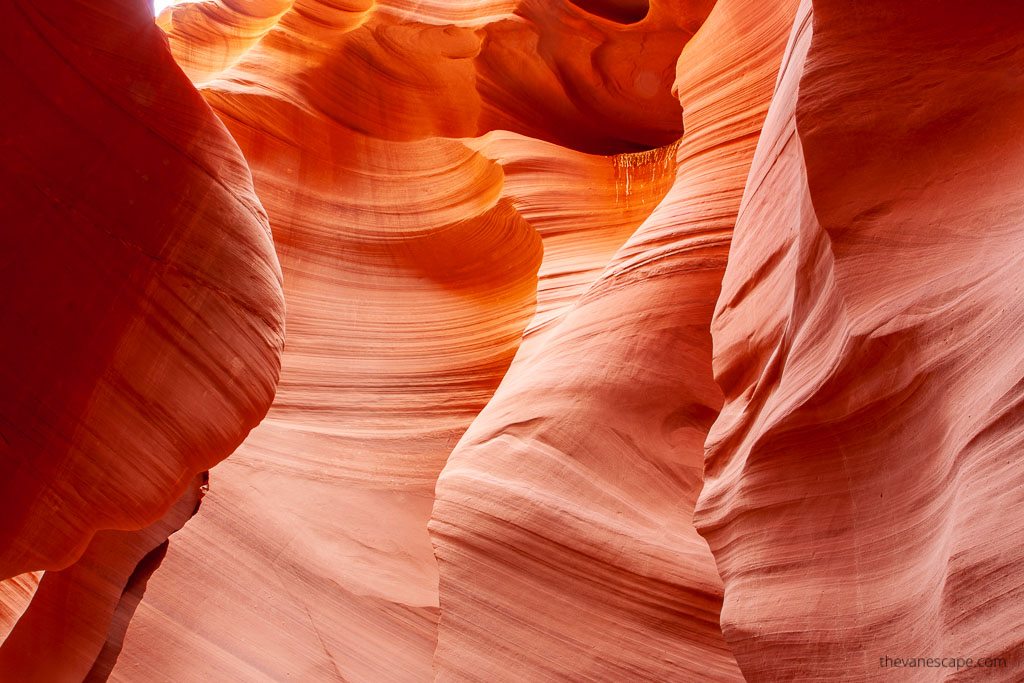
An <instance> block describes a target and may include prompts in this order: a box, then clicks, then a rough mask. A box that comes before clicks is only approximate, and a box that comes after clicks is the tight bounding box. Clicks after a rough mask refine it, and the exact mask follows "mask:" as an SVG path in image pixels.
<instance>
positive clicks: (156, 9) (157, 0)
mask: <svg viewBox="0 0 1024 683" xmlns="http://www.w3.org/2000/svg"><path fill="white" fill-rule="evenodd" d="M174 2H175V0H153V16H159V14H160V12H162V11H163V10H164V7H167V6H168V5H173V4H174Z"/></svg>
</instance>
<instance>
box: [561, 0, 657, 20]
mask: <svg viewBox="0 0 1024 683" xmlns="http://www.w3.org/2000/svg"><path fill="white" fill-rule="evenodd" d="M569 2H571V3H572V4H574V5H576V6H577V7H579V8H580V9H582V10H586V11H587V12H590V13H591V14H594V15H597V16H599V17H603V18H605V19H609V20H611V21H615V22H618V23H620V24H635V23H636V22H638V21H640V20H641V19H643V18H644V17H646V16H647V13H648V12H649V11H650V9H651V3H650V2H648V0H569Z"/></svg>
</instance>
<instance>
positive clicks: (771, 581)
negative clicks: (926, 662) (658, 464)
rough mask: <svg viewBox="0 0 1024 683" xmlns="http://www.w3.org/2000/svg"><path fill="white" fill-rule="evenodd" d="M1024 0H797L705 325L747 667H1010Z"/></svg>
mask: <svg viewBox="0 0 1024 683" xmlns="http://www.w3.org/2000/svg"><path fill="white" fill-rule="evenodd" d="M1022 19H1024V10H1022V9H1021V8H1019V7H1018V6H1016V5H1013V4H1000V5H998V6H989V7H987V8H985V9H984V10H983V11H982V10H979V9H978V8H977V7H971V6H969V5H968V4H966V3H951V2H950V3H927V4H926V3H921V2H910V3H899V4H891V3H875V2H869V3H859V4H858V6H857V10H856V11H853V12H851V11H850V8H849V7H848V6H846V5H845V4H844V3H839V2H830V1H824V0H821V1H816V2H814V3H813V11H812V8H811V7H810V3H805V4H804V6H803V7H802V11H801V14H800V18H799V19H798V24H797V25H798V30H797V31H796V32H795V33H794V36H793V40H792V42H791V43H790V46H789V49H788V51H787V58H786V60H785V67H784V72H783V75H782V79H781V82H780V86H779V89H778V91H777V93H776V96H775V100H774V101H773V103H772V110H771V112H770V113H769V117H768V121H767V123H766V125H765V130H764V132H763V133H762V136H761V142H760V145H759V148H758V156H757V159H756V160H755V163H754V170H753V172H752V174H751V179H750V182H749V184H748V188H747V194H746V196H745V198H744V208H743V210H741V212H740V218H739V222H738V225H737V229H736V237H735V240H734V244H733V250H732V253H731V255H730V261H729V268H728V271H727V273H726V276H725V281H724V284H723V292H722V296H721V298H720V299H719V302H718V306H717V309H716V314H715V321H714V323H713V325H712V332H713V335H714V339H715V361H714V362H715V376H716V378H717V380H718V383H719V384H720V386H721V387H722V389H723V390H724V392H725V395H726V404H725V408H724V410H723V412H722V415H721V417H720V418H719V420H718V421H717V422H716V423H715V426H714V428H713V429H712V434H711V437H710V439H709V441H708V446H709V451H708V460H707V468H706V471H705V488H704V492H703V493H702V495H701V499H700V502H699V504H698V509H697V528H698V529H699V530H700V531H701V533H702V534H703V535H704V536H705V537H706V538H707V539H708V541H709V543H710V545H711V549H712V552H713V553H714V554H715V559H716V560H717V562H718V566H719V569H720V570H721V573H722V578H723V579H724V581H725V607H724V610H723V613H722V625H723V629H724V633H725V637H726V640H727V641H728V642H729V644H730V646H731V647H732V651H733V652H734V653H735V654H736V658H737V661H738V662H739V664H740V668H741V669H742V670H743V672H744V674H745V675H746V677H747V678H748V679H750V680H790V679H797V680H810V679H812V678H813V679H825V680H839V679H841V680H858V681H859V680H876V679H881V678H884V677H886V676H893V675H897V676H898V677H899V680H929V681H930V680H937V679H939V678H940V677H942V676H944V675H952V674H953V673H954V672H955V671H956V669H952V670H950V669H936V668H923V667H922V668H920V669H916V670H910V669H907V670H904V671H901V672H894V671H893V670H892V668H891V667H892V666H894V665H892V664H887V663H886V662H885V658H886V657H889V658H910V657H925V658H929V657H931V658H948V657H962V658H967V657H971V658H974V659H975V660H977V659H983V658H988V657H1001V658H1005V661H1006V666H1005V668H1000V669H972V670H963V671H961V672H960V673H959V676H961V677H964V678H967V679H970V680H1019V678H1020V676H1021V667H1022V665H1024V661H1022V659H1021V655H1020V653H1021V648H1022V645H1024V643H1022V641H1024V631H1022V626H1024V622H1022V617H1021V611H1020V609H1019V607H1018V605H1019V604H1020V602H1021V599H1022V598H1024V594H1022V592H1024V589H1022V583H1021V577H1022V574H1021V571H1022V568H1024V549H1022V546H1021V544H1020V542H1019V541H1020V539H1021V538H1022V537H1024V518H1022V516H1021V511H1022V509H1024V506H1022V500H1024V495H1022V491H1024V475H1022V470H1021V468H1020V466H1019V465H1020V462H1019V453H1020V450H1021V446H1022V440H1024V437H1022V431H1021V412H1020V402H1021V398H1022V394H1021V387H1022V386H1024V368H1022V366H1021V360H1020V359H1021V356H1022V352H1024V347H1022V344H1021V341H1020V335H1019V334H1018V331H1019V329H1020V326H1021V322H1022V321H1024V304H1022V299H1021V297H1020V287H1021V285H1020V283H1019V282H1018V281H1017V276H1016V274H1017V273H1019V272H1021V266H1022V256H1021V251H1020V249H1019V245H1020V241H1021V239H1022V237H1024V232H1022V230H1024V226H1022V223H1021V209H1022V207H1024V190H1022V189H1021V185H1020V182H1019V178H1020V171H1021V168H1022V167H1024V149H1022V148H1021V147H1020V145H1019V144H1018V143H1017V142H1015V140H1017V139H1019V131H1018V128H1019V125H1018V122H1019V120H1020V113H1021V110H1022V107H1024V96H1022V93H1024V88H1022V86H1024V80H1022V78H1024V56H1022V54H1021V52H1020V50H1019V44H1020V27H1021V26H1022V23H1021V21H1022ZM1011 141H1014V142H1011ZM812 634H813V635H812ZM880 660H881V661H880ZM886 667H889V668H886ZM958 680H959V679H958Z"/></svg>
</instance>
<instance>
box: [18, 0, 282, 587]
mask: <svg viewBox="0 0 1024 683" xmlns="http://www.w3.org/2000/svg"><path fill="white" fill-rule="evenodd" d="M0 26H2V27H3V28H2V29H0V56H2V59H3V66H2V68H0V89H2V91H3V93H4V96H3V98H0V121H2V122H3V131H2V133H0V168H2V170H3V174H4V179H3V182H2V183H0V205H2V206H3V207H4V218H3V220H2V224H0V231H2V234H3V236H4V249H3V254H2V256H0V260H2V267H0V279H2V287H0V315H2V319H3V327H4V331H3V334H2V335H0V360H2V362H0V387H2V389H0V467H2V468H3V477H2V478H0V519H3V524H2V526H0V577H10V576H14V575H16V574H20V573H23V572H26V571H34V570H39V569H47V570H49V569H62V568H64V567H67V566H68V565H70V564H71V563H72V562H74V560H75V559H76V558H77V557H78V555H79V554H81V552H82V551H83V550H84V548H85V547H86V545H87V544H88V543H89V541H90V539H91V537H92V535H93V533H94V532H95V531H97V530H100V529H126V530H128V529H138V528H140V527H143V526H146V525H148V524H151V523H152V522H154V521H156V520H157V519H159V518H160V517H162V516H163V515H164V513H165V512H166V510H167V508H168V507H169V506H170V504H171V503H172V502H173V501H174V500H175V499H177V498H179V497H180V496H181V494H182V493H183V492H184V490H185V487H186V486H187V485H188V482H189V481H190V480H191V479H192V478H193V476H195V474H196V473H197V472H198V471H200V470H203V469H206V468H207V467H209V466H210V465H212V464H214V463H216V462H217V461H219V460H221V459H223V458H224V457H226V456H227V455H228V454H229V453H230V452H231V451H232V450H233V449H234V448H235V447H236V446H237V445H238V443H239V442H241V440H242V438H243V437H244V436H245V434H246V433H247V432H248V431H249V429H251V428H252V427H253V426H255V425H256V424H257V422H258V421H259V420H260V419H261V418H262V417H263V415H264V413H265V412H266V410H267V407H268V405H269V403H270V400H271V398H272V396H273V394H274V387H275V385H276V382H277V374H278V366H279V354H280V351H281V346H282V342H283V301H282V295H281V289H280V286H281V285H280V270H279V267H278V263H277V257H276V255H275V253H274V250H273V244H272V241H271V237H270V233H269V230H268V225H267V220H266V215H265V214H264V212H263V210H262V208H261V207H260V204H259V201H258V200H257V198H256V196H255V195H254V194H253V191H252V185H251V180H250V175H249V171H248V169H247V168H246V165H245V162H244V161H243V159H242V157H241V155H240V154H239V152H238V147H237V145H236V144H235V142H234V141H233V140H232V139H231V137H230V135H228V133H227V131H226V130H225V128H224V127H223V125H222V124H221V123H220V122H219V121H218V120H217V118H216V117H215V116H214V115H213V112H212V111H210V109H209V108H208V107H207V105H206V104H205V103H204V102H203V100H202V99H201V98H200V97H199V96H198V94H197V93H196V92H195V90H194V89H193V88H192V86H191V85H190V84H189V82H188V81H187V80H186V79H185V78H184V76H183V75H182V74H181V72H180V71H179V70H178V69H177V67H176V66H175V64H174V63H173V61H172V60H171V58H170V55H168V54H167V51H166V48H165V47H164V42H163V39H162V36H161V34H160V31H159V29H157V28H156V27H155V26H153V25H152V19H151V17H150V16H148V15H147V13H146V8H145V5H144V4H141V3H134V2H127V1H124V2H116V1H112V0H111V1H104V2H100V1H97V2H69V3H59V5H58V3H46V2H43V3H33V2H7V3H4V4H3V6H2V7H0Z"/></svg>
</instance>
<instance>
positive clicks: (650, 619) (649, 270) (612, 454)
mask: <svg viewBox="0 0 1024 683" xmlns="http://www.w3.org/2000/svg"><path fill="white" fill-rule="evenodd" d="M794 10H795V3H786V2H779V3H767V4H765V3H761V4H758V5H755V4H753V3H745V2H742V1H740V2H725V3H719V5H717V6H716V9H715V10H714V11H713V12H712V14H711V16H710V17H709V18H708V20H707V22H706V23H705V24H704V26H703V27H702V29H701V30H700V32H698V33H697V35H696V36H695V37H694V39H693V40H692V41H691V42H690V43H689V44H688V45H687V47H686V48H685V49H684V50H683V53H682V55H681V57H680V59H679V67H678V68H679V75H678V78H677V81H676V89H677V91H678V93H679V97H680V100H681V102H682V105H683V110H684V111H685V112H687V120H686V123H687V134H686V135H685V136H684V137H683V139H682V141H681V142H680V144H679V146H678V149H674V148H670V149H668V150H665V151H662V152H660V154H673V155H675V156H676V162H675V163H672V164H670V165H669V168H670V169H672V170H673V176H674V178H673V180H674V183H673V185H672V187H671V189H670V190H669V191H668V194H667V195H666V196H665V198H664V199H663V200H662V201H661V203H660V204H659V205H658V206H657V208H656V209H655V210H654V212H653V213H652V214H651V215H650V216H649V217H648V218H647V220H646V221H645V222H644V223H643V224H642V225H641V226H640V227H639V228H638V229H637V231H636V233H635V234H634V235H633V236H632V237H631V238H630V239H629V240H628V241H627V242H626V243H625V244H624V245H623V246H622V247H621V248H620V249H619V250H618V252H617V253H616V254H615V255H614V257H613V258H612V259H611V262H610V263H609V264H608V266H607V267H606V268H605V269H604V271H603V272H602V273H601V274H600V276H599V277H598V278H597V279H596V281H595V282H594V283H593V284H592V285H591V286H590V287H589V288H588V289H587V291H586V292H585V293H583V294H582V295H581V296H579V298H578V299H577V300H576V302H575V304H574V305H573V306H572V308H571V309H570V310H568V311H566V312H565V313H564V315H562V316H561V317H560V319H559V320H558V321H557V323H555V324H553V325H552V326H551V328H550V329H549V330H547V331H546V332H545V333H544V335H543V337H542V338H541V339H540V340H539V341H537V342H536V343H531V345H530V346H529V347H524V349H521V351H520V354H519V355H518V356H517V358H516V360H515V362H514V363H513V365H512V367H511V368H510V370H509V372H508V374H507V375H506V377H505V378H504V381H503V382H502V385H501V387H500V388H499V389H498V391H497V393H496V394H495V396H494V398H493V399H491V401H490V402H489V403H488V405H487V407H486V408H485V409H484V410H483V411H482V412H481V414H480V415H479V416H478V417H477V419H476V420H475V421H474V423H473V425H472V426H471V427H470V429H469V431H468V432H467V433H466V434H465V435H464V436H463V438H462V440H461V441H460V442H459V446H458V447H457V448H456V449H455V451H454V452H453V453H452V455H451V457H450V458H449V460H448V463H447V465H446V466H445V469H444V472H443V473H442V474H441V477H440V478H439V480H438V485H437V500H436V502H435V505H434V512H433V516H432V520H431V527H430V528H431V533H432V538H433V541H434V546H435V554H436V555H437V558H438V563H439V568H440V578H441V583H440V608H441V620H440V626H439V638H438V646H437V651H436V653H435V656H434V672H435V676H436V679H437V680H479V679H489V680H558V679H564V678H573V677H579V678H587V679H589V680H659V681H665V680H680V681H683V680H698V679H699V680H739V679H740V673H739V670H738V669H737V667H736V663H735V661H734V659H733V657H732V654H731V653H730V652H729V649H728V647H727V645H726V643H725V641H724V640H723V639H722V637H721V632H720V630H719V628H718V610H719V607H720V604H721V603H720V601H721V591H722V588H721V583H720V581H719V578H718V575H717V572H716V570H715V566H714V563H713V560H712V557H711V554H710V553H709V552H708V549H707V546H706V545H705V543H704V542H703V540H702V539H701V538H700V537H699V536H698V535H697V533H696V531H695V529H694V527H693V524H692V522H691V518H690V515H691V512H692V507H693V504H694V502H695V501H696V499H697V494H698V492H699V491H700V486H701V466H702V456H703V452H702V444H703V441H704V436H705V435H706V433H707V430H708V428H709V427H710V425H711V421H712V420H713V419H714V417H715V415H716V413H717V410H718V408H719V406H720V404H721V394H720V393H719V390H718V388H717V386H716V385H715V384H714V382H713V379H712V377H711V372H710V370H711V368H710V359H711V339H710V335H709V334H708V330H709V324H710V320H711V314H712V311H713V308H714V303H715V299H716V296H717V293H718V283H719V281H720V279H721V277H722V273H723V271H724V268H725V259H726V256H727V253H728V243H729V236H730V233H731V229H732V225H733V221H734V220H735V218H736V213H737V211H738V209H739V203H740V197H741V195H742V192H743V187H744V183H745V180H746V177H747V171H748V168H749V164H750V161H751V158H752V156H753V152H754V147H755V144H756V142H757V133H758V131H759V129H760V126H761V121H762V120H763V117H764V114H765V112H766V110H767V107H768V102H769V99H770V97H771V93H772V87H773V85H774V82H775V78H776V74H777V72H778V68H779V63H780V61H781V57H782V50H783V47H784V45H785V40H786V36H787V34H788V33H789V28H790V25H791V22H792V17H793V13H794ZM691 112H692V119H691V118H690V117H691ZM659 163H660V162H658V161H655V163H654V164H652V165H653V166H654V167H655V168H657V167H658V166H659ZM621 172H622V173H624V174H628V173H633V172H637V176H639V178H636V179H634V180H633V183H635V184H636V185H642V184H643V180H645V173H646V172H647V169H646V168H644V167H643V166H639V165H638V166H637V167H636V168H635V169H634V170H630V165H626V167H625V169H622V171H621ZM634 201H635V200H634Z"/></svg>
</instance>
